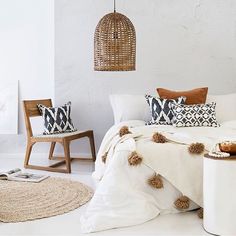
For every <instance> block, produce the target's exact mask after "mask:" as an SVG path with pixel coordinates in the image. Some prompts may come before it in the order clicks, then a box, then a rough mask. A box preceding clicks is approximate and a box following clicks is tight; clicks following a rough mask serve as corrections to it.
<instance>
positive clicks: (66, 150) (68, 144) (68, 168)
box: [63, 141, 71, 173]
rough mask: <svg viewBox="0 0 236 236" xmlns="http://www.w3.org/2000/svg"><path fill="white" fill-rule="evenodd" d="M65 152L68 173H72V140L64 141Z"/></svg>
mask: <svg viewBox="0 0 236 236" xmlns="http://www.w3.org/2000/svg"><path fill="white" fill-rule="evenodd" d="M63 147H64V153H65V161H66V170H67V173H71V159H70V142H68V141H64V142H63Z"/></svg>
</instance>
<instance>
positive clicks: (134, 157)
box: [128, 152, 143, 166]
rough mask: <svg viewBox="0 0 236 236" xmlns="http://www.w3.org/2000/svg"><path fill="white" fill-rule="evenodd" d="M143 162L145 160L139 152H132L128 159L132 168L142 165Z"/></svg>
mask: <svg viewBox="0 0 236 236" xmlns="http://www.w3.org/2000/svg"><path fill="white" fill-rule="evenodd" d="M142 160H143V158H142V157H141V156H139V155H138V153H137V152H132V153H131V154H130V156H129V158H128V161H129V164H130V165H131V166H137V165H139V164H141V162H142Z"/></svg>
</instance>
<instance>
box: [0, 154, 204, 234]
mask: <svg viewBox="0 0 236 236" xmlns="http://www.w3.org/2000/svg"><path fill="white" fill-rule="evenodd" d="M35 159H36V160H37V162H39V160H40V162H41V159H40V158H38V157H37V158H35ZM42 159H45V160H46V157H43V158H42ZM46 161H47V160H46ZM22 163H23V156H22V155H20V156H0V171H1V170H6V169H9V168H15V167H22ZM92 171H93V164H92V163H91V162H87V161H85V162H82V161H75V162H73V163H72V174H58V173H50V172H48V174H49V175H51V176H60V177H65V178H70V179H73V180H78V181H80V182H82V183H85V184H87V185H89V186H91V187H92V188H94V184H93V181H92V178H91V173H92ZM31 172H32V171H31ZM33 172H38V173H39V172H40V171H33ZM43 173H46V172H43ZM85 209H86V205H85V206H82V207H80V208H79V209H77V210H75V211H72V212H70V213H67V214H64V215H60V216H56V217H51V218H46V219H41V220H35V221H28V222H24V223H14V224H9V223H7V224H5V223H0V236H7V235H11V236H19V235H22V236H23V235H24V236H26V235H32V236H33V235H34V236H36V235H44V236H45V235H48V236H49V235H50V236H52V235H57V236H59V235H66V236H69V235H76V236H80V235H83V234H81V231H80V220H79V219H80V215H81V214H82V213H83V212H84V211H85ZM92 235H94V236H108V235H109V236H116V235H117V236H118V235H125V236H129V235H135V236H141V235H145V236H146V235H161V236H162V235H188V236H190V235H199V236H200V235H209V234H207V233H206V232H205V231H204V230H203V228H202V220H200V219H199V218H198V217H197V215H196V212H189V213H182V214H174V215H165V216H159V217H157V218H156V219H154V220H151V221H149V222H146V223H144V224H142V225H138V226H133V227H127V228H122V229H113V230H108V231H103V232H99V233H93V234H92Z"/></svg>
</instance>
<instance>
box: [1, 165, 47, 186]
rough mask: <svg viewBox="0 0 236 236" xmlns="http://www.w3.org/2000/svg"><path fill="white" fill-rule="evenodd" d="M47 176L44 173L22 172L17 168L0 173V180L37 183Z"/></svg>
mask: <svg viewBox="0 0 236 236" xmlns="http://www.w3.org/2000/svg"><path fill="white" fill-rule="evenodd" d="M48 177H49V176H46V175H38V174H31V173H24V172H22V170H21V169H19V168H16V169H12V170H9V171H6V172H2V173H0V180H11V181H24V182H34V183H39V182H41V181H42V180H44V179H46V178H48Z"/></svg>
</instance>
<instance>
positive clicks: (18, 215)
mask: <svg viewBox="0 0 236 236" xmlns="http://www.w3.org/2000/svg"><path fill="white" fill-rule="evenodd" d="M92 195H93V191H92V190H91V189H90V188H89V187H87V186H86V185H84V184H82V183H80V182H76V181H71V180H66V179H61V178H52V177H50V178H48V179H45V180H44V181H42V182H40V183H29V182H14V181H6V180H0V221H2V222H6V223H10V222H23V221H28V220H35V219H40V218H45V217H50V216H56V215H61V214H64V213H66V212H69V211H72V210H74V209H76V208H78V207H80V206H81V205H83V204H85V203H86V202H88V201H89V200H90V199H91V198H92Z"/></svg>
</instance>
